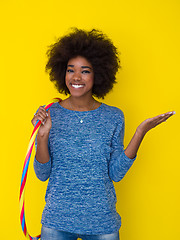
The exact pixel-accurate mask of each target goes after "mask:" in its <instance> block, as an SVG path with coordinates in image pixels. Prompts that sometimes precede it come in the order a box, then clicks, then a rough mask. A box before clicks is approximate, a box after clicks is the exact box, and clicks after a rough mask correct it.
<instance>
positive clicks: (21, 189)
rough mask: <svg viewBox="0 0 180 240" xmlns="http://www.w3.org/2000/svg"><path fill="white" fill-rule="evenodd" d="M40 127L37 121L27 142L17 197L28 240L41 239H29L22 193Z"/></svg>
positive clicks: (22, 223)
mask: <svg viewBox="0 0 180 240" xmlns="http://www.w3.org/2000/svg"><path fill="white" fill-rule="evenodd" d="M60 101H61V99H60V98H53V101H52V102H51V103H49V104H48V105H46V106H45V107H44V108H45V109H46V111H48V110H49V108H50V107H51V106H52V105H53V104H54V103H55V102H60ZM40 125H41V121H40V120H37V122H36V124H35V126H34V129H33V132H32V134H31V137H30V141H29V145H28V149H27V153H26V158H25V161H24V167H23V171H22V178H21V186H20V195H19V205H20V220H21V226H22V230H23V232H24V235H25V237H26V238H27V239H30V240H37V239H39V238H40V237H41V235H38V236H36V237H31V236H30V235H29V233H28V231H27V226H26V221H25V213H24V208H25V207H24V206H25V204H24V203H25V198H24V196H25V195H24V192H25V185H26V180H27V173H28V166H29V161H30V158H31V153H32V149H33V146H34V143H35V138H36V135H37V132H38V130H39V128H40Z"/></svg>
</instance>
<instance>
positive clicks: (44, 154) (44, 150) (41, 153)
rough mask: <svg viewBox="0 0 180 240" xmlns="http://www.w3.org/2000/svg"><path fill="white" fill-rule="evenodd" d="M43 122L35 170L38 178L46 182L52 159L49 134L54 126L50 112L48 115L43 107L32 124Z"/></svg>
mask: <svg viewBox="0 0 180 240" xmlns="http://www.w3.org/2000/svg"><path fill="white" fill-rule="evenodd" d="M37 120H40V121H41V122H42V125H41V127H40V128H39V131H38V135H37V137H36V142H35V143H36V156H35V158H34V170H35V173H36V176H37V178H38V179H40V180H41V181H46V180H47V179H48V178H49V176H50V172H51V159H50V154H49V147H48V138H49V132H50V129H51V126H52V123H51V117H50V110H49V111H48V114H47V113H46V110H45V109H44V108H43V107H40V108H39V110H38V112H37V113H36V114H35V116H34V118H33V119H32V124H33V125H35V123H36V121H37Z"/></svg>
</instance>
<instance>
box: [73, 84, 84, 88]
mask: <svg viewBox="0 0 180 240" xmlns="http://www.w3.org/2000/svg"><path fill="white" fill-rule="evenodd" d="M72 87H74V88H81V87H84V85H77V84H72Z"/></svg>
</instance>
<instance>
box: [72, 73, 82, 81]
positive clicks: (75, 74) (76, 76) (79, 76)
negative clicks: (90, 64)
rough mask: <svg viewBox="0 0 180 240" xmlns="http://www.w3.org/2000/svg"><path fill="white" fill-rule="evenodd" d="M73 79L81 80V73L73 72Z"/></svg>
mask: <svg viewBox="0 0 180 240" xmlns="http://www.w3.org/2000/svg"><path fill="white" fill-rule="evenodd" d="M73 79H74V80H77V81H79V80H81V75H80V74H79V73H74V75H73Z"/></svg>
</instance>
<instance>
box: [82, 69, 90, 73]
mask: <svg viewBox="0 0 180 240" xmlns="http://www.w3.org/2000/svg"><path fill="white" fill-rule="evenodd" d="M82 73H91V72H90V71H88V70H83V71H82Z"/></svg>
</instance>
